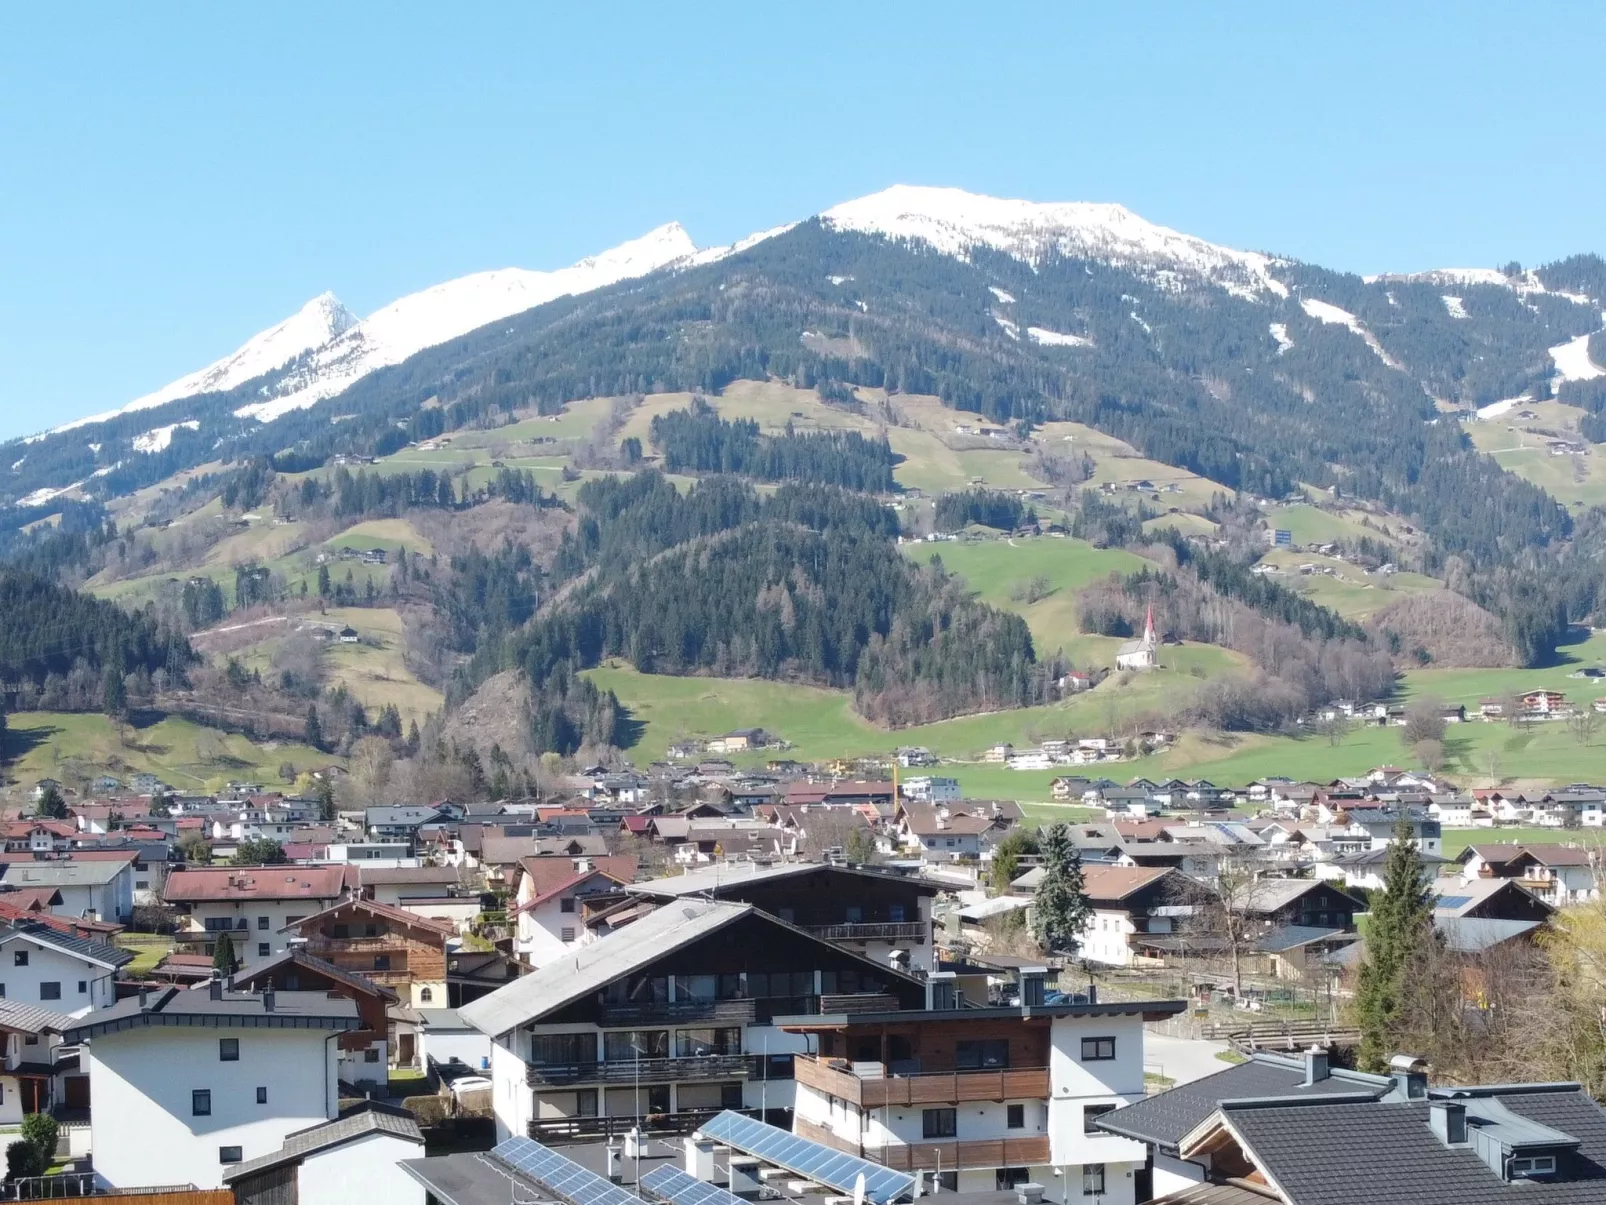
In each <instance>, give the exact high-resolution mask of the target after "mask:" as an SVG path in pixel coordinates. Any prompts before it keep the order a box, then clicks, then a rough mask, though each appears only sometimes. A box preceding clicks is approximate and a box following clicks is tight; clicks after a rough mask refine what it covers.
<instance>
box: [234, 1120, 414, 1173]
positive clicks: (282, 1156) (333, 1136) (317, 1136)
mask: <svg viewBox="0 0 1606 1205" xmlns="http://www.w3.org/2000/svg"><path fill="white" fill-rule="evenodd" d="M369 1134H390V1135H392V1136H394V1137H396V1138H410V1139H412V1140H413V1141H415V1142H417V1143H418V1146H419V1150H420V1151H422V1150H423V1146H424V1136H423V1134H422V1133H420V1132H419V1129H418V1122H417V1121H415V1120H414V1119H413V1116H412V1114H410V1113H408V1112H406V1111H405V1110H402V1109H392V1108H388V1107H386V1106H384V1105H372V1104H370V1105H365V1106H363V1107H362V1108H361V1109H360V1110H359V1111H357V1112H353V1113H348V1114H346V1115H345V1116H344V1117H337V1118H336V1119H335V1120H334V1121H325V1122H323V1123H321V1124H319V1125H315V1126H312V1127H311V1128H310V1129H305V1130H300V1131H297V1132H296V1133H294V1134H291V1135H289V1136H288V1137H286V1138H285V1140H284V1146H282V1147H281V1148H280V1149H279V1150H276V1151H274V1152H273V1153H272V1154H271V1155H261V1156H258V1157H257V1158H255V1159H250V1160H247V1161H246V1162H244V1163H237V1164H235V1165H234V1166H233V1167H231V1168H229V1170H228V1171H226V1172H224V1173H223V1182H224V1183H225V1184H232V1183H234V1181H236V1180H240V1179H243V1178H245V1177H247V1176H254V1175H256V1174H257V1173H259V1172H265V1171H268V1170H269V1169H271V1168H275V1167H279V1166H281V1165H282V1164H285V1163H299V1162H300V1161H301V1160H303V1159H305V1158H306V1157H307V1156H308V1155H311V1154H313V1153H315V1152H317V1151H324V1150H328V1149H329V1148H330V1147H332V1146H339V1145H340V1144H341V1143H343V1142H350V1141H351V1140H352V1139H354V1138H363V1137H366V1136H367V1135H369Z"/></svg>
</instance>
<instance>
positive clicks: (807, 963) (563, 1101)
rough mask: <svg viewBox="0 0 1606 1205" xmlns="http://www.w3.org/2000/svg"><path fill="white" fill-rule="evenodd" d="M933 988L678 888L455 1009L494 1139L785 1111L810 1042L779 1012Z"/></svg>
mask: <svg viewBox="0 0 1606 1205" xmlns="http://www.w3.org/2000/svg"><path fill="white" fill-rule="evenodd" d="M923 999H924V987H923V985H922V984H921V983H920V982H919V981H918V980H916V979H915V978H913V977H912V976H909V975H907V974H904V973H902V972H899V971H896V970H893V969H891V968H889V967H885V966H882V965H880V964H878V963H876V962H873V961H871V960H870V959H868V958H865V957H864V956H862V955H860V954H857V953H855V952H853V951H851V950H848V949H845V948H843V947H841V946H838V945H835V944H833V943H831V942H828V941H823V940H821V939H820V938H818V937H815V936H813V935H812V934H810V933H808V932H806V931H805V930H803V929H801V928H799V927H797V926H795V925H791V924H788V923H786V922H785V921H782V920H780V919H778V918H777V917H774V916H772V915H770V914H769V913H766V912H764V911H762V910H760V909H759V908H756V907H754V906H753V905H751V904H736V903H725V902H721V901H709V900H696V901H691V900H676V901H675V902H673V903H668V904H665V905H663V906H661V907H659V908H657V909H655V910H653V911H650V912H648V913H647V914H646V915H645V916H642V917H641V918H640V919H637V920H634V921H632V922H631V923H630V924H628V925H625V926H624V927H622V928H619V929H617V930H615V931H614V932H612V933H610V934H608V935H607V936H605V937H602V938H600V939H598V940H596V941H594V942H591V943H589V944H587V945H583V946H581V947H579V948H577V949H576V950H574V951H572V952H571V953H568V954H566V955H565V956H564V957H562V958H560V959H557V960H556V961H553V962H549V963H547V964H546V965H545V966H542V967H540V968H539V969H537V970H535V971H532V972H531V973H530V974H528V975H526V976H524V977H523V978H521V979H518V980H516V981H514V982H512V983H509V984H507V985H506V986H504V987H502V988H499V989H498V990H496V991H494V992H492V993H491V994H490V995H488V996H484V997H482V998H480V999H478V1000H474V1001H471V1002H469V1003H467V1004H465V1005H463V1006H462V1008H461V1009H459V1015H460V1016H461V1017H462V1019H463V1020H464V1021H467V1022H468V1023H469V1024H470V1025H472V1026H474V1027H475V1028H476V1029H478V1030H479V1031H480V1032H481V1033H483V1034H485V1035H486V1036H488V1037H489V1038H490V1039H491V1041H492V1043H493V1045H492V1053H491V1078H492V1081H493V1102H492V1103H493V1107H494V1110H495V1113H496V1120H497V1134H498V1136H499V1137H507V1136H508V1135H510V1134H513V1135H525V1136H529V1137H535V1138H542V1137H546V1136H559V1137H563V1138H572V1137H576V1136H586V1135H590V1136H597V1135H603V1134H610V1133H621V1132H623V1131H624V1130H626V1129H629V1128H630V1127H632V1126H634V1125H636V1124H638V1122H639V1121H640V1120H641V1119H642V1118H646V1117H651V1118H653V1119H654V1124H655V1125H656V1126H659V1127H679V1128H681V1129H682V1130H683V1129H684V1128H686V1125H687V1123H690V1122H694V1121H696V1120H698V1119H701V1118H705V1117H707V1116H710V1115H711V1114H712V1113H713V1112H717V1111H718V1110H720V1109H722V1108H725V1107H731V1108H747V1109H757V1110H761V1111H763V1112H765V1113H768V1114H771V1115H775V1116H780V1117H785V1116H786V1113H785V1111H786V1110H788V1109H790V1108H791V1106H792V1095H793V1083H792V1078H791V1075H792V1056H793V1055H794V1054H796V1053H798V1052H801V1051H803V1050H805V1049H807V1048H808V1047H807V1039H806V1037H805V1036H804V1035H802V1034H792V1033H788V1032H786V1031H784V1030H781V1029H779V1028H778V1027H777V1026H775V1025H774V1024H772V1023H771V1022H772V1019H773V1018H775V1017H777V1016H790V1015H796V1014H802V1013H835V1012H838V1011H841V1010H842V1009H845V1008H849V1007H873V1008H879V1009H896V1008H900V1007H919V1006H920V1004H921V1002H922V1000H923ZM1139 1078H1140V1079H1141V1074H1140V1077H1139Z"/></svg>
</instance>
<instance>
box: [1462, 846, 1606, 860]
mask: <svg viewBox="0 0 1606 1205" xmlns="http://www.w3.org/2000/svg"><path fill="white" fill-rule="evenodd" d="M1474 854H1476V855H1477V856H1478V857H1480V858H1482V859H1483V860H1484V861H1485V862H1486V863H1488V864H1489V865H1490V866H1510V865H1512V864H1514V863H1517V862H1521V861H1524V860H1528V861H1531V862H1533V863H1534V864H1535V865H1538V866H1588V865H1589V864H1590V863H1589V851H1588V850H1587V849H1578V848H1576V847H1574V846H1570V845H1560V844H1556V843H1552V842H1543V841H1541V842H1537V843H1535V844H1532V845H1527V844H1524V845H1469V846H1467V848H1466V849H1465V850H1463V851H1462V853H1461V856H1460V857H1459V858H1458V859H1457V861H1460V862H1466V861H1469V860H1470V859H1471V858H1472V856H1473V855H1474Z"/></svg>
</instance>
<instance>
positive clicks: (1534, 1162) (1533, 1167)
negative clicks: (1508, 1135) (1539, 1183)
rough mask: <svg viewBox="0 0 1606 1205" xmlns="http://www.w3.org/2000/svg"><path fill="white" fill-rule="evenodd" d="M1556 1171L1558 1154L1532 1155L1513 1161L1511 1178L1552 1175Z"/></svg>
mask: <svg viewBox="0 0 1606 1205" xmlns="http://www.w3.org/2000/svg"><path fill="white" fill-rule="evenodd" d="M1555 1172H1556V1156H1554V1155H1530V1156H1527V1157H1525V1158H1521V1159H1513V1160H1512V1161H1511V1178H1512V1179H1513V1180H1516V1179H1526V1178H1527V1177H1529V1176H1550V1175H1554V1174H1555Z"/></svg>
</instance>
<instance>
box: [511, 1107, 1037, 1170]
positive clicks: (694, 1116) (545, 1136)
mask: <svg viewBox="0 0 1606 1205" xmlns="http://www.w3.org/2000/svg"><path fill="white" fill-rule="evenodd" d="M733 1111H734V1112H738V1113H742V1114H744V1115H746V1116H748V1117H757V1116H758V1110H757V1109H737V1110H733ZM721 1112H724V1110H722V1109H688V1110H686V1111H684V1112H680V1113H648V1114H647V1115H646V1116H645V1117H636V1116H634V1115H629V1114H627V1115H625V1116H621V1117H547V1118H539V1119H537V1120H535V1121H532V1122H530V1124H529V1126H528V1133H529V1136H530V1137H531V1138H534V1139H535V1140H536V1141H537V1142H544V1143H546V1144H547V1145H548V1146H555V1145H561V1144H562V1143H565V1142H593V1141H595V1140H596V1139H598V1138H617V1137H620V1136H621V1135H624V1134H627V1133H629V1132H630V1131H631V1130H633V1129H636V1128H637V1127H640V1130H641V1132H642V1133H643V1134H652V1135H657V1136H661V1137H671V1136H673V1135H676V1134H690V1133H691V1132H692V1131H694V1130H696V1129H697V1128H698V1127H700V1126H702V1125H703V1124H704V1123H706V1122H707V1121H709V1120H710V1119H711V1118H713V1117H715V1116H716V1115H717V1114H719V1113H721ZM1046 1161H1047V1160H1046V1158H1045V1159H1043V1160H1039V1162H1046Z"/></svg>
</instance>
